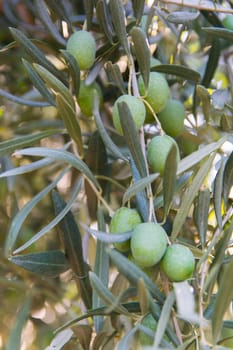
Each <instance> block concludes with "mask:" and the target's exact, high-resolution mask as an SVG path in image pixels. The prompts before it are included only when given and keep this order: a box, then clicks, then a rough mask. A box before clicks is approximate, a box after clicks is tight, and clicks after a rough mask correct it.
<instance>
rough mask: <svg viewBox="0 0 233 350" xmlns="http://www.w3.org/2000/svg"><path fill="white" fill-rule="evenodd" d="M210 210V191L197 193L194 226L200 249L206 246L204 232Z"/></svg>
mask: <svg viewBox="0 0 233 350" xmlns="http://www.w3.org/2000/svg"><path fill="white" fill-rule="evenodd" d="M209 208H210V190H209V189H208V188H207V189H205V190H201V191H199V194H198V197H197V203H196V208H195V215H194V218H195V224H196V226H197V229H198V232H199V235H200V241H201V244H202V247H203V248H204V247H205V246H206V232H207V228H208V217H209Z"/></svg>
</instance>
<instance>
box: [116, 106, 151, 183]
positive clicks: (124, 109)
mask: <svg viewBox="0 0 233 350" xmlns="http://www.w3.org/2000/svg"><path fill="white" fill-rule="evenodd" d="M117 106H118V110H119V116H120V122H121V125H122V130H123V133H124V136H125V141H126V143H127V145H128V147H129V150H130V153H131V154H132V157H133V160H134V162H135V165H136V167H137V169H138V171H139V174H140V176H141V177H146V176H147V170H146V163H145V159H144V156H143V153H142V148H141V144H140V141H139V136H138V131H137V130H136V127H135V123H134V121H133V118H132V115H131V112H130V110H129V107H128V106H127V104H126V103H125V102H120V103H118V104H117Z"/></svg>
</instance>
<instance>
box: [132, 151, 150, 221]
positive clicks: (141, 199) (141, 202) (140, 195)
mask: <svg viewBox="0 0 233 350" xmlns="http://www.w3.org/2000/svg"><path fill="white" fill-rule="evenodd" d="M129 162H130V168H131V172H132V178H133V181H134V182H135V184H136V183H138V182H139V181H140V180H141V176H140V174H139V171H138V169H137V167H136V165H135V163H134V160H133V158H132V157H131V158H130V159H129ZM153 175H154V174H153ZM153 175H148V178H150V176H153ZM136 201H137V209H138V211H139V213H140V215H141V217H142V218H143V220H144V221H145V222H147V221H148V218H149V201H148V197H147V194H146V191H145V189H144V190H143V189H142V190H141V191H140V192H137V193H136Z"/></svg>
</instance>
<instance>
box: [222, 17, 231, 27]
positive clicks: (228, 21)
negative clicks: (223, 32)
mask: <svg viewBox="0 0 233 350" xmlns="http://www.w3.org/2000/svg"><path fill="white" fill-rule="evenodd" d="M222 24H223V25H224V27H225V28H227V29H231V30H233V15H232V14H228V15H226V16H225V17H224V18H223V20H222Z"/></svg>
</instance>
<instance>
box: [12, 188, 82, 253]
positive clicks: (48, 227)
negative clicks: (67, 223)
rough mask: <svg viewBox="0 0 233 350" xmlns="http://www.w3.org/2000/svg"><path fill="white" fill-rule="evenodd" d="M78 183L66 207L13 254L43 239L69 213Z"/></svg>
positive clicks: (77, 189) (75, 197)
mask: <svg viewBox="0 0 233 350" xmlns="http://www.w3.org/2000/svg"><path fill="white" fill-rule="evenodd" d="M79 190H80V188H79V183H78V184H77V186H76V188H75V189H74V191H73V193H72V196H71V198H70V201H69V202H68V203H67V205H66V207H65V208H64V209H63V210H62V211H61V212H60V213H59V215H57V216H56V217H55V218H54V219H53V220H52V221H51V222H50V223H49V224H48V225H46V226H45V227H43V228H42V229H41V230H40V231H39V232H37V233H36V234H35V235H34V236H33V237H32V238H31V239H29V240H28V241H27V242H26V243H24V244H23V245H22V246H20V247H19V248H17V249H16V250H14V252H13V253H14V254H18V253H20V252H22V251H23V250H25V249H26V248H28V247H30V246H31V245H32V244H34V243H35V242H37V241H38V240H39V239H40V238H41V237H43V236H44V235H45V234H46V233H47V232H49V231H51V230H52V229H53V228H54V227H55V226H56V225H57V224H58V223H59V222H60V221H61V220H62V219H63V218H64V216H65V215H66V214H67V213H68V212H69V210H70V209H71V207H72V205H73V204H74V202H75V200H76V199H77V195H78V193H79Z"/></svg>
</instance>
